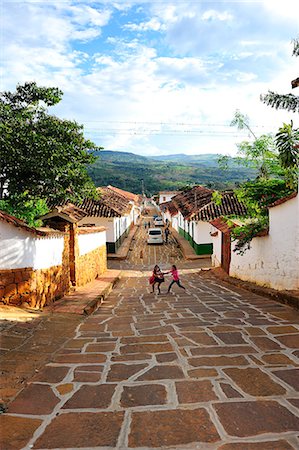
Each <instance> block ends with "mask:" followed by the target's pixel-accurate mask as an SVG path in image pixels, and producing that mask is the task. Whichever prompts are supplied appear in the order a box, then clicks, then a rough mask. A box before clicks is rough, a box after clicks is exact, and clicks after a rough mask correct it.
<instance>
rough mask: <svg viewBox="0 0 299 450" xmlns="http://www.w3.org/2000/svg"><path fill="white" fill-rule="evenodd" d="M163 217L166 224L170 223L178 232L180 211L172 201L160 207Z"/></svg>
mask: <svg viewBox="0 0 299 450" xmlns="http://www.w3.org/2000/svg"><path fill="white" fill-rule="evenodd" d="M160 210H161V215H162V218H163V221H164V223H169V224H170V225H171V226H172V227H173V228H174V229H175V230H176V231H178V229H179V225H178V214H179V211H178V210H177V208H176V207H175V205H174V204H173V202H172V201H171V200H170V201H168V202H165V203H161V205H160Z"/></svg>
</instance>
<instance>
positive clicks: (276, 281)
mask: <svg viewBox="0 0 299 450" xmlns="http://www.w3.org/2000/svg"><path fill="white" fill-rule="evenodd" d="M233 249H234V244H233V243H232V250H233ZM229 275H230V276H232V277H235V278H239V279H241V280H244V281H251V282H254V283H256V284H258V285H261V286H265V287H270V288H273V289H277V290H298V289H299V196H298V194H297V193H294V194H292V195H290V196H289V197H287V198H284V199H279V200H277V201H276V202H275V203H274V204H273V205H271V206H270V207H269V232H268V233H267V234H266V235H264V236H258V237H255V238H253V240H252V241H251V243H250V249H249V250H247V251H246V252H245V253H244V255H237V254H236V253H235V252H233V251H232V253H231V264H230V271H229Z"/></svg>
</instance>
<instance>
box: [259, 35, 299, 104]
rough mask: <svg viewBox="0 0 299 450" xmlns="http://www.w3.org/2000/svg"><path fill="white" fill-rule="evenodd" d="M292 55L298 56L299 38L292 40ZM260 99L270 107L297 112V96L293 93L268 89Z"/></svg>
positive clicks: (298, 102)
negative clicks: (281, 92) (279, 92)
mask: <svg viewBox="0 0 299 450" xmlns="http://www.w3.org/2000/svg"><path fill="white" fill-rule="evenodd" d="M293 56H299V39H294V40H293ZM294 87H295V86H294ZM261 101H262V102H263V103H265V104H266V105H269V106H271V108H276V109H286V110H288V111H292V112H299V97H298V96H296V95H294V94H278V93H277V92H273V91H268V93H267V94H265V95H261Z"/></svg>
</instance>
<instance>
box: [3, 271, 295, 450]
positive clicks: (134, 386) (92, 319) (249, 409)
mask: <svg viewBox="0 0 299 450" xmlns="http://www.w3.org/2000/svg"><path fill="white" fill-rule="evenodd" d="M181 277H182V282H183V283H184V285H185V286H186V288H187V289H186V292H182V291H181V290H180V289H179V288H178V287H177V286H175V287H174V290H173V294H172V295H167V294H166V292H165V291H166V289H165V287H164V286H163V287H162V293H163V294H162V295H160V296H159V295H157V294H151V293H150V287H149V285H148V271H142V270H140V271H137V270H136V269H134V270H132V271H129V270H128V271H126V272H125V273H124V275H123V277H122V279H121V280H120V282H119V283H118V284H117V285H116V286H115V288H114V289H113V291H112V292H111V293H110V295H109V296H108V297H106V298H105V300H104V302H103V304H102V305H101V307H100V308H99V309H98V310H96V311H95V312H93V314H91V315H90V316H88V317H85V318H84V320H81V321H80V322H78V324H77V326H76V327H74V328H73V332H72V333H70V335H69V339H68V340H67V341H65V342H64V343H63V344H62V345H61V347H60V348H59V351H58V352H57V353H56V354H55V355H54V356H53V358H52V359H51V360H50V361H49V360H46V361H45V364H44V367H43V369H42V370H40V371H39V372H38V373H37V374H36V376H35V377H32V378H31V380H30V383H29V384H28V386H27V387H25V388H24V389H23V390H22V391H21V392H20V394H19V395H17V396H16V398H15V400H14V401H13V402H11V404H10V405H8V411H7V412H6V413H5V414H3V415H2V416H0V420H2V421H3V423H4V425H5V435H4V436H3V437H2V436H1V439H2V444H1V445H2V446H1V445H0V448H1V450H2V448H3V449H6V448H7V449H8V450H10V449H11V448H12V447H11V446H10V445H11V444H10V442H13V443H14V444H13V445H14V447H13V449H14V450H18V449H23V450H29V449H31V448H34V449H35V450H46V449H56V450H57V449H67V450H70V449H72V450H73V449H76V448H78V449H80V450H83V449H84V450H91V449H95V450H108V449H111V448H113V449H116V450H127V449H138V450H149V449H151V450H158V449H159V450H164V449H168V450H247V449H248V450H297V449H298V448H299V386H298V380H299V375H298V372H299V350H298V347H297V348H296V347H295V346H294V339H295V342H296V337H297V335H298V334H299V315H298V314H297V313H296V311H295V310H293V309H291V308H289V307H288V306H285V305H280V304H279V305H277V304H276V303H275V302H273V300H272V299H267V298H265V297H260V296H259V295H257V294H250V293H248V292H247V291H243V290H242V289H241V288H238V287H235V286H230V287H228V286H227V285H226V284H224V283H222V282H221V281H219V280H213V279H207V278H206V277H205V276H202V274H201V272H199V271H198V270H197V271H194V267H193V265H192V264H191V267H190V269H188V268H187V267H185V269H181ZM277 306H279V308H278V307H277ZM16 336H17V334H16ZM40 338H41V339H42V340H44V341H46V339H47V332H46V331H44V330H42V332H41V333H40ZM48 338H49V335H48ZM53 338H54V340H55V336H54V337H53ZM27 350H28V348H27ZM10 352H11V357H10V359H8V362H9V363H10V364H13V363H14V357H15V358H21V354H20V352H18V351H15V352H14V351H13V350H11V351H10ZM30 356H32V358H33V360H34V352H32V353H31V354H30ZM28 358H29V357H28ZM24 364H28V360H27V361H25V363H24ZM11 367H13V365H11ZM39 408H40V409H39ZM18 423H20V424H21V425H22V428H18Z"/></svg>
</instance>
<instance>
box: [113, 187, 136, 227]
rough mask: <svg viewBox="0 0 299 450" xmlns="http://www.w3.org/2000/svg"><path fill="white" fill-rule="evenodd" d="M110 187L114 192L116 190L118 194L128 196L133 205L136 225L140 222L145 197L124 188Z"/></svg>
mask: <svg viewBox="0 0 299 450" xmlns="http://www.w3.org/2000/svg"><path fill="white" fill-rule="evenodd" d="M107 187H108V189H110V190H112V191H113V192H116V194H119V195H122V196H123V197H125V198H127V199H128V200H129V201H130V203H131V204H132V205H133V208H132V221H133V223H134V224H135V225H136V223H137V222H138V219H139V217H140V215H141V212H142V208H143V199H142V196H141V195H137V194H133V193H132V192H128V191H124V190H123V189H119V188H117V187H115V186H111V185H109V186H107Z"/></svg>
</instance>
